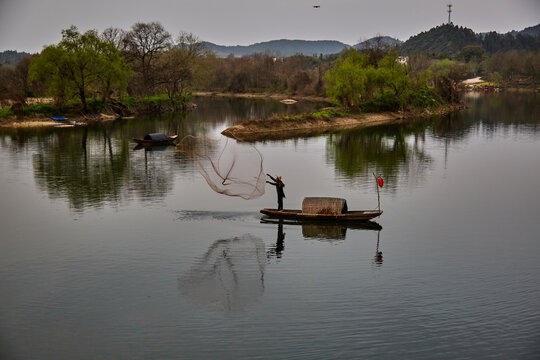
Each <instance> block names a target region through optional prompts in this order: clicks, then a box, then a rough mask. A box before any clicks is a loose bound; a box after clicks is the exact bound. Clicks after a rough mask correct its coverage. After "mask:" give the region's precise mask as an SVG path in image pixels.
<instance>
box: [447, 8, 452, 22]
mask: <svg viewBox="0 0 540 360" xmlns="http://www.w3.org/2000/svg"><path fill="white" fill-rule="evenodd" d="M447 6H448V25H450V24H451V23H452V21H451V20H450V14H452V4H448V5H447Z"/></svg>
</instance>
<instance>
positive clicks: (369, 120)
mask: <svg viewBox="0 0 540 360" xmlns="http://www.w3.org/2000/svg"><path fill="white" fill-rule="evenodd" d="M414 96H415V97H416V102H411V103H410V106H409V108H408V109H407V110H404V111H398V110H395V107H394V106H393V105H392V103H391V102H390V103H389V102H388V101H385V99H377V100H373V101H369V102H365V103H364V104H362V106H360V107H358V108H325V109H322V110H320V111H318V112H314V113H308V114H299V115H294V116H275V117H271V118H267V119H250V120H246V121H243V122H241V123H239V124H236V125H234V126H232V127H229V128H228V129H225V130H224V131H223V132H222V134H223V135H225V136H227V137H231V138H234V139H236V140H238V141H245V142H254V141H263V140H281V139H287V138H292V137H304V136H315V135H320V134H324V133H328V132H335V131H340V130H345V129H352V128H356V127H365V126H375V125H382V124H390V123H397V122H403V121H408V120H410V119H413V118H422V117H429V116H433V115H443V114H446V113H450V112H452V111H456V110H460V109H463V108H464V105H463V104H445V103H443V102H442V100H441V99H440V98H434V97H432V96H430V94H429V93H428V94H423V93H419V94H418V93H417V94H415V95H414ZM386 100H388V99H386ZM387 109H392V110H393V111H388V110H387Z"/></svg>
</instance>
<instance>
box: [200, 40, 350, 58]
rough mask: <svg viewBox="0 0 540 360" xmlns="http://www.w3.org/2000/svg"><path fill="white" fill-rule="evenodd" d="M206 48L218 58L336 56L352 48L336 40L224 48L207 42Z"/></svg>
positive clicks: (268, 43) (277, 41) (287, 41)
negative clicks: (264, 55)
mask: <svg viewBox="0 0 540 360" xmlns="http://www.w3.org/2000/svg"><path fill="white" fill-rule="evenodd" d="M204 44H205V45H206V47H207V48H208V49H209V50H211V51H213V52H215V53H216V55H217V56H220V57H227V56H229V55H230V54H232V55H234V56H244V55H250V54H256V53H262V54H264V53H269V54H273V55H276V56H292V55H296V54H303V55H317V56H318V55H320V54H323V55H329V54H335V53H338V52H340V51H341V50H343V49H344V48H349V47H350V46H349V45H347V44H344V43H342V42H339V41H334V40H316V41H309V40H286V39H282V40H272V41H265V42H260V43H256V44H252V45H247V46H242V45H236V46H223V45H217V44H214V43H211V42H207V41H205V42H204Z"/></svg>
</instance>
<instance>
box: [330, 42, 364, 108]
mask: <svg viewBox="0 0 540 360" xmlns="http://www.w3.org/2000/svg"><path fill="white" fill-rule="evenodd" d="M367 63H368V57H367V56H366V55H361V54H359V53H358V52H356V51H355V50H351V51H349V52H348V54H347V56H346V57H345V58H344V59H343V60H342V61H338V62H337V63H336V65H335V67H334V68H333V69H330V70H328V71H327V73H326V74H325V81H326V84H327V85H326V89H327V90H326V91H327V94H328V96H329V97H330V98H331V99H332V100H334V101H335V102H337V103H340V104H341V105H343V106H358V105H360V103H361V102H362V100H363V98H364V97H365V94H366V82H367V78H368V73H367V71H368V69H369V68H370V67H369V66H367Z"/></svg>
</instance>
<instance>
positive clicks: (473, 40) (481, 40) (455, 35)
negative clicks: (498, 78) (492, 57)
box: [401, 24, 540, 57]
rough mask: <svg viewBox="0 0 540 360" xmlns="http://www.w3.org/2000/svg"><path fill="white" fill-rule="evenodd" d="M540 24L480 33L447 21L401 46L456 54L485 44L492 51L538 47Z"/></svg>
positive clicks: (405, 51) (403, 49) (409, 50)
mask: <svg viewBox="0 0 540 360" xmlns="http://www.w3.org/2000/svg"><path fill="white" fill-rule="evenodd" d="M539 26H540V25H537V26H534V27H530V28H527V29H525V30H523V31H520V32H512V33H507V34H499V33H496V32H494V31H492V32H489V33H483V34H476V33H475V32H474V31H472V30H471V29H468V28H464V27H462V26H456V25H453V24H443V25H440V26H437V27H434V28H432V29H430V30H429V31H425V32H421V33H420V34H418V35H415V36H411V37H410V38H409V40H407V41H405V42H404V43H403V44H402V46H401V53H402V54H404V55H407V54H410V53H415V52H423V53H430V54H433V55H440V56H441V57H454V56H456V55H457V54H458V53H459V52H460V51H461V49H463V47H464V46H467V45H478V46H482V47H483V48H484V49H485V50H486V51H487V52H488V53H490V54H493V53H496V52H498V51H508V50H528V51H534V50H536V49H537V48H539V47H540V37H539V36H533V35H534V34H537V33H538V32H537V30H536V29H538V27H539Z"/></svg>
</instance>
